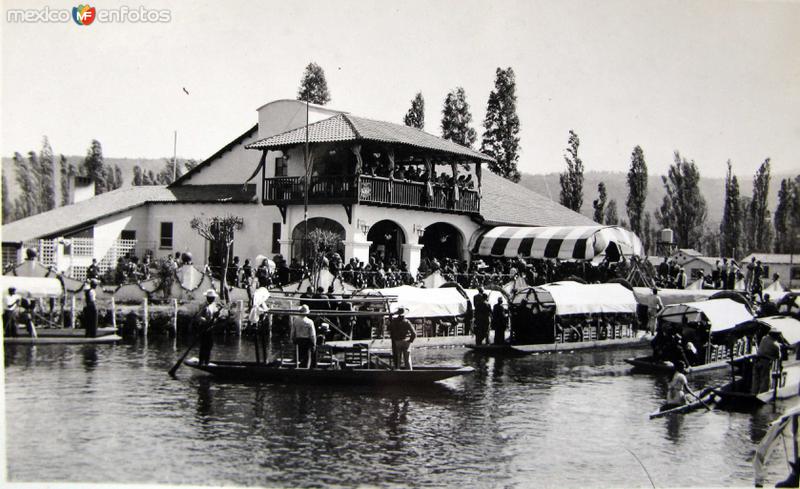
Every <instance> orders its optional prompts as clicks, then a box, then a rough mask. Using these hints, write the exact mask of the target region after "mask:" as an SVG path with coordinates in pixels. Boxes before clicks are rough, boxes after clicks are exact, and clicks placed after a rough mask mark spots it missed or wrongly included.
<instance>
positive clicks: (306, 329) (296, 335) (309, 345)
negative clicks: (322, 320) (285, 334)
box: [289, 304, 317, 368]
mask: <svg viewBox="0 0 800 489" xmlns="http://www.w3.org/2000/svg"><path fill="white" fill-rule="evenodd" d="M309 312H310V309H309V307H308V306H307V305H305V304H303V305H302V306H300V311H299V315H297V316H292V329H291V330H290V331H289V339H290V340H291V341H292V343H294V344H295V346H296V347H297V366H298V367H302V368H311V367H313V366H314V365H315V364H316V362H315V361H314V356H315V355H314V353H315V350H316V346H317V332H316V329H315V328H314V321H312V320H311V319H310V318H309V317H308V313H309Z"/></svg>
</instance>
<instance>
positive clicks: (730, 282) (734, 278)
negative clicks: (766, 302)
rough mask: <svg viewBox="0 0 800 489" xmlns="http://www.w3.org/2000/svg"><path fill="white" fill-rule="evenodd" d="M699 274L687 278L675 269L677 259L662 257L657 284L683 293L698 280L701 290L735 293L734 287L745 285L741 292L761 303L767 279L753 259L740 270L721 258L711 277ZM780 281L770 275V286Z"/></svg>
mask: <svg viewBox="0 0 800 489" xmlns="http://www.w3.org/2000/svg"><path fill="white" fill-rule="evenodd" d="M698 273H699V275H697V276H695V277H688V276H687V273H686V270H685V269H684V267H682V266H680V265H678V261H677V260H676V259H674V258H673V259H670V258H667V257H664V261H663V262H661V263H660V264H659V265H658V268H657V269H656V274H655V278H656V284H657V285H658V286H659V287H661V288H668V289H685V288H686V287H687V285H689V283H690V282H693V281H695V280H698V279H699V280H701V281H702V282H701V283H702V286H703V288H704V289H717V290H734V289H735V288H736V286H737V283H740V282H742V281H744V290H745V291H746V292H747V293H749V294H750V295H751V296H752V297H753V298H754V299H755V298H758V299H759V300H763V283H764V280H766V279H767V278H768V277H767V272H766V268H765V267H764V265H763V264H762V263H761V261H760V260H756V258H755V257H752V258H751V259H750V263H747V264H746V265H744V266H743V267H740V266H739V264H738V263H737V262H736V261H735V260H733V259H728V258H722V260H716V263H715V264H714V268H713V269H712V271H711V273H704V272H703V271H702V270H700V271H698ZM779 279H780V276H779V275H778V274H777V273H775V274H773V275H772V281H773V282H775V281H777V280H779Z"/></svg>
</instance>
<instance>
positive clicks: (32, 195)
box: [14, 153, 37, 219]
mask: <svg viewBox="0 0 800 489" xmlns="http://www.w3.org/2000/svg"><path fill="white" fill-rule="evenodd" d="M33 156H34V158H35V157H36V153H33ZM14 170H15V173H16V180H17V188H18V190H19V196H18V197H17V198H16V200H15V202H14V217H15V219H22V218H23V217H28V216H32V215H34V214H36V211H37V205H36V199H37V192H36V176H35V175H34V173H33V170H32V169H31V166H30V163H29V160H28V159H26V158H25V157H24V156H22V155H21V154H19V153H14Z"/></svg>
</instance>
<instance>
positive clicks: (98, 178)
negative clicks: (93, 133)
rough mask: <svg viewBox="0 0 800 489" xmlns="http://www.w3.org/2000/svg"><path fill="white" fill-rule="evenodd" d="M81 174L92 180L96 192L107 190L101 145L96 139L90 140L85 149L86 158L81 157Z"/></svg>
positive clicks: (100, 192)
mask: <svg viewBox="0 0 800 489" xmlns="http://www.w3.org/2000/svg"><path fill="white" fill-rule="evenodd" d="M83 174H84V175H86V176H87V177H89V179H90V180H91V181H92V182H94V191H95V193H96V194H98V195H99V194H102V193H104V192H105V191H106V190H107V187H106V171H105V162H104V160H103V146H102V145H101V144H100V141H98V140H96V139H93V140H92V144H90V145H89V149H88V150H86V158H84V159H83Z"/></svg>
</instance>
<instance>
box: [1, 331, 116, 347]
mask: <svg viewBox="0 0 800 489" xmlns="http://www.w3.org/2000/svg"><path fill="white" fill-rule="evenodd" d="M20 329H21V328H20ZM26 334H27V333H26ZM36 334H37V337H36V338H33V337H31V336H27V335H26V336H11V337H4V338H3V343H4V344H6V345H81V344H103V343H115V342H117V341H120V340H122V337H121V336H119V335H117V334H116V330H115V329H114V328H98V329H97V336H96V337H94V338H87V337H86V336H85V332H84V331H83V330H82V329H61V328H58V329H41V328H40V329H37V330H36Z"/></svg>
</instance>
